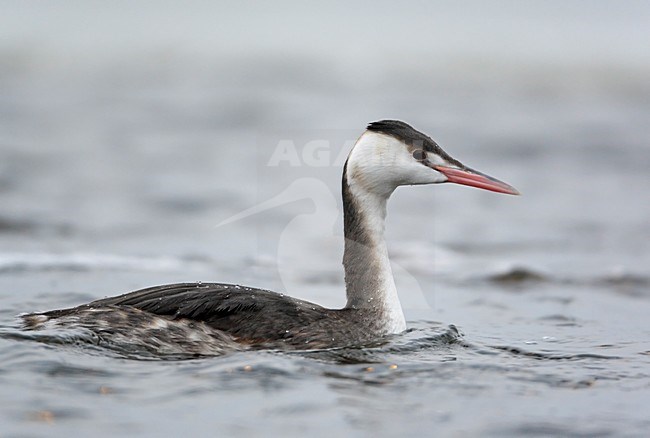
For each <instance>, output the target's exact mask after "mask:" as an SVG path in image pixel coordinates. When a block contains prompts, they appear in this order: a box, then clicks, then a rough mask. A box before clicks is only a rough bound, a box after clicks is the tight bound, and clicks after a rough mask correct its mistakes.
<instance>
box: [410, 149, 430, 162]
mask: <svg viewBox="0 0 650 438" xmlns="http://www.w3.org/2000/svg"><path fill="white" fill-rule="evenodd" d="M413 158H415V159H416V160H418V161H424V160H426V159H427V153H426V152H424V151H423V150H422V149H416V150H414V151H413Z"/></svg>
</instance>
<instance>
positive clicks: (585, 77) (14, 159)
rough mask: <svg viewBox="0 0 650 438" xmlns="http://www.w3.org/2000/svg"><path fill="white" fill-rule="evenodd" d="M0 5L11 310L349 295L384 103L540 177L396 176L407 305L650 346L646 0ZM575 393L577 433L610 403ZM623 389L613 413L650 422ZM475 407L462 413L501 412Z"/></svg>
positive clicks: (470, 152)
mask: <svg viewBox="0 0 650 438" xmlns="http://www.w3.org/2000/svg"><path fill="white" fill-rule="evenodd" d="M0 5H1V6H2V8H1V9H2V14H0V286H1V287H2V290H0V308H2V309H4V310H3V311H2V317H3V320H4V322H5V323H6V322H7V321H12V318H13V316H14V315H16V314H17V313H20V312H25V311H33V310H38V309H46V308H52V307H57V306H69V305H76V304H79V303H81V302H84V301H87V300H91V299H95V298H98V297H101V296H104V295H113V294H116V293H121V292H126V291H129V290H132V289H136V288H139V287H144V286H148V285H153V284H158V283H163V282H166V281H168V282H180V281H196V280H203V281H223V282H234V283H243V284H248V285H252V286H258V287H265V288H270V289H274V290H282V291H287V292H289V293H291V294H292V295H296V296H300V297H302V298H306V299H310V300H315V301H318V302H319V303H322V304H325V305H331V306H340V305H343V304H344V294H343V281H342V269H341V266H340V260H341V255H342V245H343V244H342V238H341V236H342V231H341V226H342V221H341V218H340V202H341V201H340V195H339V192H340V174H341V170H342V165H343V159H344V158H345V156H346V154H347V151H349V149H350V147H351V146H352V144H353V142H354V140H355V139H356V138H357V137H358V135H360V134H361V133H362V132H363V129H364V128H365V126H366V124H367V123H368V122H370V121H374V120H379V119H384V118H394V119H400V120H404V121H406V122H408V123H410V124H412V125H413V126H414V127H415V128H416V129H419V130H421V131H423V132H425V133H427V134H429V135H430V136H432V137H433V138H434V139H435V140H436V141H437V142H438V143H439V144H440V145H441V146H442V147H443V148H444V149H445V150H446V151H447V152H449V153H450V154H451V155H452V156H454V157H455V158H458V159H459V160H460V161H462V162H463V163H465V164H467V165H469V166H471V167H473V168H476V169H478V170H481V171H484V172H486V173H488V174H490V175H493V176H495V177H497V178H499V179H503V180H504V181H507V182H508V183H510V184H512V185H514V186H515V187H517V188H518V189H519V190H520V191H521V192H522V194H523V196H521V197H507V196H501V195H496V194H492V193H487V192H483V191H479V190H472V189H469V188H464V187H458V186H456V187H451V186H449V185H444V186H442V187H416V188H401V189H399V190H398V191H397V192H396V193H395V195H394V197H393V199H392V200H391V203H390V204H389V220H388V225H387V227H388V228H387V238H388V241H389V242H388V243H389V248H390V251H391V255H392V259H393V261H394V263H395V265H394V269H395V274H396V277H397V282H398V288H399V289H400V294H401V296H402V298H403V300H404V303H405V307H406V310H407V316H408V317H409V319H411V320H415V319H419V318H425V319H435V320H437V321H441V322H443V323H446V324H448V323H454V324H457V325H458V326H459V327H461V329H462V330H463V331H465V332H466V333H469V334H470V335H468V337H469V338H470V339H473V340H474V341H476V340H477V338H476V336H477V334H478V333H482V336H484V337H485V338H486V339H493V340H498V341H499V342H503V343H506V344H508V345H511V344H515V345H518V343H525V342H529V341H530V342H541V343H544V342H545V341H543V340H542V339H543V338H544V336H546V337H549V336H550V338H552V339H558V338H560V337H561V336H567V337H566V338H563V340H564V341H566V344H565V343H560V344H562V345H561V346H559V345H558V344H557V343H556V344H552V345H551V344H548V345H547V344H544V345H545V348H549V349H551V350H553V351H557V349H560V350H562V349H563V348H565V349H568V350H571V351H575V350H576V349H578V350H580V351H582V350H583V349H584V351H592V349H593V348H595V347H594V346H595V345H601V344H609V345H617V346H620V345H623V344H624V343H625V342H627V344H625V345H628V347H626V348H630V349H631V350H629V351H627V353H629V354H630V355H631V357H634V358H637V360H640V359H638V358H639V357H642V356H639V353H641V352H643V351H645V354H646V356H644V357H647V350H650V348H648V347H647V341H646V340H647V339H648V335H650V332H649V328H648V326H647V323H646V322H645V321H646V320H647V314H648V312H649V311H650V306H649V304H648V297H649V296H650V273H649V272H648V266H649V263H650V252H649V249H650V248H649V243H648V242H649V241H650V203H649V202H648V193H650V178H649V177H648V168H650V80H649V78H650V47H649V42H650V27H649V26H648V23H650V3H648V2H646V1H625V2H608V1H589V2H586V1H577V0H576V1H527V2H519V1H494V2H485V1H436V2H428V1H427V2H425V1H413V2H394V1H383V0H378V1H373V2H365V1H361V2H349V1H345V2H344V1H330V2H326V3H323V2H321V3H319V4H316V3H310V2H299V1H278V2H252V1H239V2H224V1H216V2H182V3H181V2H167V1H164V2H160V1H158V2H153V1H140V2H127V1H112V2H96V1H65V2H37V1H22V2H7V1H2V2H0ZM309 145H311V146H309ZM278 151H282V152H283V153H285V155H282V157H292V158H291V159H282V160H278V159H277V158H278V155H276V154H277V153H278ZM287 151H289V152H287ZM294 152H295V154H294ZM286 154H289V155H286ZM274 157H275V158H274ZM269 202H270V203H269ZM255 206H258V207H259V208H258V210H259V211H257V212H255V213H254V214H252V215H249V216H247V217H246V218H244V219H239V220H235V221H228V219H229V218H232V217H233V216H235V215H237V214H239V213H241V212H244V211H249V209H250V208H254V207H255ZM260 206H262V207H260ZM224 221H225V222H224ZM549 318H550V319H549ZM549 321H551V322H549ZM558 321H563V322H564V323H569V324H572V327H574V328H573V329H572V330H575V332H572V333H571V334H567V333H563V334H562V335H561V334H560V333H562V330H565V329H564V328H562V329H560V328H558V325H557V324H558ZM623 322H624V323H623ZM540 325H542V326H544V327H545V328H544V329H542V330H541V331H538V329H539V326H540ZM544 330H546V332H545V331H544ZM555 330H558V332H555ZM542 332H543V333H542ZM546 341H548V339H546ZM623 341H625V342H623ZM549 342H551V341H549ZM522 345H528V344H522ZM617 348H618V347H617ZM627 353H626V352H625V351H619V352H618V354H620V355H623V356H624V355H625V354H627ZM646 362H647V361H646ZM637 365H638V364H637ZM646 365H647V364H646ZM635 369H636V370H637V371H635V372H636V373H637V374H635V375H636V376H637V377H638V376H640V375H641V376H642V377H643V378H644V379H647V367H646V368H645V371H639V368H635ZM641 369H642V370H643V368H641ZM572 372H576V371H575V369H574V370H573V371H572ZM577 373H578V374H580V372H577ZM639 373H641V374H639ZM624 374H625V371H620V370H619V372H618V374H617V375H618V376H619V377H620V376H621V375H624ZM632 374H634V373H633V372H632V371H630V375H632ZM545 375H548V374H545ZM583 377H584V376H583ZM609 377H611V376H609ZM28 378H29V375H26V376H25V379H28ZM580 378H582V377H576V379H578V380H579V379H580ZM643 381H644V382H646V383H645V384H646V385H647V380H643ZM631 385H632V386H633V387H635V388H636V387H637V386H635V385H641V386H642V385H643V384H642V383H641V382H640V381H634V383H633V384H631ZM551 386H552V385H551ZM639 387H640V386H639ZM528 389H529V388H524V389H523V390H522V391H523V392H526V391H528ZM627 389H628V390H629V387H627ZM610 390H611V389H610ZM611 391H614V390H611ZM325 392H326V391H325ZM514 392H517V391H514ZM612 394H613V393H612V392H610V391H605V392H604V393H603V395H602V398H598V400H607V399H610V398H611V397H614V398H616V395H612ZM636 394H638V393H636ZM493 395H494V394H492V396H493ZM512 397H513V395H512V393H507V391H506V394H505V395H504V398H505V399H510V398H512ZM639 397H640V396H639ZM46 399H47V398H46ZM479 399H480V398H479ZM481 400H483V399H481ZM635 400H636V401H635ZM484 401H485V404H484V405H482V406H480V407H476V412H477V413H484V412H489V411H490V403H489V399H484ZM23 402H24V403H25V406H28V405H30V403H32V402H33V400H31V399H29V398H25V399H24V400H23ZM638 402H639V399H638V398H634V397H632V398H630V401H629V403H638ZM518 406H520V405H517V404H516V403H513V404H512V406H510V411H511V412H512V415H513V423H512V425H511V426H512V428H511V429H508V430H511V431H515V432H513V433H516V431H522V430H524V429H520V428H519V427H520V425H518V424H519V423H517V421H518V420H515V419H514V415H516V414H517V412H518V410H517V407H518ZM571 406H573V407H574V408H575V411H571V409H570V408H567V409H568V411H569V412H570V414H567V415H569V417H570V419H571V421H568V422H567V423H566V424H564V425H563V426H561V427H560V428H559V429H558V430H559V432H558V433H564V432H567V431H568V432H571V433H573V432H575V433H583V432H585V429H580V428H578V429H571V427H570V425H571V424H574V423H572V421H573V420H575V419H576V418H577V419H580V420H584V421H586V422H587V423H588V424H591V422H592V421H595V420H594V419H595V418H601V419H602V418H603V417H602V415H601V414H603V412H611V410H608V409H610V407H608V406H606V407H604V408H603V410H601V411H598V412H599V414H593V412H592V413H589V412H585V411H580V410H579V408H578V407H577V406H576V405H575V404H573V405H571ZM634 406H637V407H638V406H643V404H636V405H634ZM116 409H117V408H116ZM617 409H618V410H615V411H614V412H615V413H616V416H614V417H616V418H619V420H612V421H613V422H614V423H612V424H616V421H627V424H632V425H635V426H636V427H639V430H644V429H643V428H644V427H646V426H647V420H643V419H642V415H640V414H639V415H637V414H638V412H637V414H635V412H636V411H635V409H634V407H633V406H632V405H625V404H622V405H620V406H619V407H618V408H617ZM534 410H535V411H536V412H537V413H538V414H539V415H542V416H543V415H545V414H549V412H552V410H553V408H552V406H551V405H550V404H549V405H544V404H543V403H542V404H541V405H536V407H535V409H534ZM506 411H509V409H504V410H503V411H500V412H501V413H500V414H499V415H501V414H502V413H503V412H506ZM122 414H124V413H123V412H122ZM348 414H349V412H348ZM592 414H593V415H592ZM206 415H207V414H206ZM260 415H263V414H260ZM359 415H361V414H359ZM382 415H384V414H382ZM382 415H378V416H377V418H376V421H379V422H380V424H381V418H383V417H382ZM449 415H451V417H449V418H452V420H450V421H451V424H452V426H450V427H452V429H450V430H456V429H453V427H455V426H453V425H454V424H455V423H454V421H453V419H454V418H456V417H454V416H453V414H449ZM571 415H574V416H573V417H571ZM353 416H354V415H353ZM626 416H627V417H626ZM91 417H92V415H91ZM614 417H612V418H614ZM445 418H447V417H445ZM475 418H476V417H475ZM607 418H609V417H607ZM341 421H342V422H343V424H347V423H346V421H344V420H341ZM486 421H487V420H486ZM503 421H507V420H506V419H504V420H503ZM540 421H542V420H540ZM602 421H605V420H602ZM607 421H609V420H607ZM644 421H645V422H644ZM477 422H478V423H477V425H476V428H475V429H472V428H470V429H466V430H475V431H486V430H492V431H493V430H497V429H489V428H488V429H486V428H484V427H487V426H485V425H484V424H482V423H480V419H479V420H477ZM362 424H365V423H363V422H362ZM593 424H596V425H595V426H594V427H596V429H588V430H587V431H588V432H589V431H591V432H593V431H594V430H596V431H600V432H602V431H605V432H606V431H608V430H610V429H608V427H610V424H609V423H607V424H601V423H598V422H597V421H596V423H593ZM422 425H423V423H420V422H417V421H416V422H413V423H411V427H412V428H413V431H418V430H420V429H418V427H420V426H422ZM601 426H602V428H601V429H598V427H601ZM17 427H19V426H17ZM361 429H362V430H367V429H364V428H363V427H361ZM126 430H129V429H128V428H127V429H126ZM279 430H281V429H279ZM388 430H390V427H389V429H388ZM498 430H502V429H498ZM526 430H528V429H526ZM531 430H533V431H535V430H538V429H534V428H533V429H531ZM539 430H542V431H544V430H546V431H547V432H548V431H549V430H550V431H551V432H552V431H553V430H555V429H543V428H542V429H539ZM612 430H616V427H614V429H612ZM495 433H497V432H495Z"/></svg>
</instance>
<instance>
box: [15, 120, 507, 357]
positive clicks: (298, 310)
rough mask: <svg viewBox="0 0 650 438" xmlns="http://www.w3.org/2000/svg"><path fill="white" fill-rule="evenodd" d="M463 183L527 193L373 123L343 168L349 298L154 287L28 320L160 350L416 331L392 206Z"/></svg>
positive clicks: (408, 133) (338, 340) (290, 344)
mask: <svg viewBox="0 0 650 438" xmlns="http://www.w3.org/2000/svg"><path fill="white" fill-rule="evenodd" d="M446 182H451V183H456V184H463V185H467V186H472V187H477V188H480V189H485V190H491V191H494V192H500V193H507V194H512V195H517V194H519V193H518V192H517V190H515V189H514V188H513V187H512V186H510V185H508V184H506V183H504V182H502V181H499V180H497V179H495V178H492V177H490V176H487V175H485V174H483V173H480V172H477V171H475V170H473V169H470V168H468V167H466V166H465V165H463V164H462V163H460V162H459V161H458V160H455V159H454V158H452V157H451V156H449V155H448V154H447V153H446V152H445V151H443V150H442V148H441V147H440V146H438V144H437V143H436V142H435V141H433V140H432V139H431V138H429V137H428V136H427V135H425V134H423V133H421V132H419V131H417V130H415V129H414V128H412V127H411V126H409V125H408V124H406V123H404V122H401V121H396V120H382V121H378V122H373V123H370V124H369V125H368V127H367V129H366V130H365V132H364V133H363V134H362V135H361V137H359V139H358V140H357V142H356V143H355V145H354V147H353V148H352V150H351V152H350V154H349V156H348V159H347V161H346V163H345V166H344V168H343V178H342V196H343V215H344V221H343V222H344V235H345V250H344V256H343V266H344V271H345V288H346V293H347V304H346V305H345V307H344V308H342V309H327V308H324V307H321V306H319V305H317V304H313V303H310V302H307V301H303V300H298V299H295V298H291V297H288V296H285V295H283V294H278V293H275V292H271V291H268V290H263V289H254V288H250V287H243V286H237V285H229V284H219V283H180V284H168V285H163V286H154V287H150V288H147V289H142V290H138V291H135V292H131V293H127V294H125V295H120V296H117V297H111V298H105V299H100V300H97V301H93V302H91V303H89V304H84V305H81V306H78V307H74V308H70V309H62V310H52V311H48V312H43V313H32V314H28V315H24V316H23V320H24V322H25V324H26V326H27V327H28V328H32V329H39V328H44V327H51V326H52V325H53V326H55V327H65V328H67V327H81V328H85V329H88V330H90V331H92V332H93V334H94V335H96V337H97V339H99V340H100V341H101V340H105V341H107V342H109V343H110V342H111V341H115V340H116V339H117V340H118V341H119V342H127V343H129V342H130V343H133V344H138V343H140V344H144V345H145V347H146V348H148V349H150V350H153V351H154V352H155V351H158V350H165V351H172V352H195V353H196V354H204V353H206V352H207V353H219V352H222V351H227V350H232V349H246V348H279V349H292V350H311V349H323V348H333V347H343V346H353V345H354V346H362V345H367V344H368V343H370V342H374V341H377V340H379V339H380V338H382V337H383V336H386V335H392V334H397V333H401V332H403V331H404V330H405V329H406V321H405V319H404V314H403V312H402V307H401V305H400V301H399V298H398V296H397V290H396V287H395V282H394V281H393V275H392V272H391V266H390V262H389V260H388V251H387V248H386V243H385V241H384V219H385V217H386V202H387V201H388V198H389V197H390V195H391V194H392V193H393V191H394V190H395V189H396V188H397V187H399V186H403V185H419V184H438V183H446Z"/></svg>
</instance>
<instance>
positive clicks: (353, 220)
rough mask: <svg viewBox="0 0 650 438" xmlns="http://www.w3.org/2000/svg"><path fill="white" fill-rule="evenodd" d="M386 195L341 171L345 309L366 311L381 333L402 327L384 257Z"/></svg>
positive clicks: (397, 302)
mask: <svg viewBox="0 0 650 438" xmlns="http://www.w3.org/2000/svg"><path fill="white" fill-rule="evenodd" d="M389 196H390V194H388V195H383V194H377V193H373V192H371V191H368V190H366V189H365V188H364V186H363V185H362V184H359V182H358V181H355V179H354V177H351V176H350V175H348V172H347V163H346V166H345V168H344V170H343V216H344V219H343V224H344V225H343V226H344V234H345V252H344V255H343V266H344V268H345V287H346V291H347V299H348V301H347V305H346V308H353V309H362V310H365V311H366V312H368V313H369V314H370V315H371V316H372V317H373V318H375V321H376V322H377V323H378V326H379V327H380V330H381V331H382V332H384V333H400V332H402V331H404V330H405V329H406V321H405V320H404V313H403V312H402V306H401V305H400V302H399V298H398V296H397V288H396V287H395V281H394V280H393V273H392V270H391V267H390V261H389V260H388V250H387V248H386V242H385V240H384V221H385V218H386V202H387V201H388V197H389Z"/></svg>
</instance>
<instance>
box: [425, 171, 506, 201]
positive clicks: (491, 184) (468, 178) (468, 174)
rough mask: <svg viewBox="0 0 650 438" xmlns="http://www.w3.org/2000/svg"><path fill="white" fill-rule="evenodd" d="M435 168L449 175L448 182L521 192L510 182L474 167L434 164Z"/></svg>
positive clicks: (500, 191) (496, 190) (493, 189)
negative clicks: (463, 167) (460, 167)
mask: <svg viewBox="0 0 650 438" xmlns="http://www.w3.org/2000/svg"><path fill="white" fill-rule="evenodd" d="M434 169H436V170H437V171H438V172H440V173H442V174H443V175H445V176H446V177H447V182H450V183H455V184H462V185H464V186H471V187H476V188H479V189H483V190H490V191H493V192H498V193H506V194H508V195H518V194H519V192H518V191H517V189H515V188H514V187H512V186H511V185H510V184H506V183H504V182H503V181H499V180H498V179H496V178H493V177H491V176H488V175H486V174H484V173H481V172H478V171H476V170H473V169H469V168H465V169H458V168H455V167H445V166H434Z"/></svg>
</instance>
